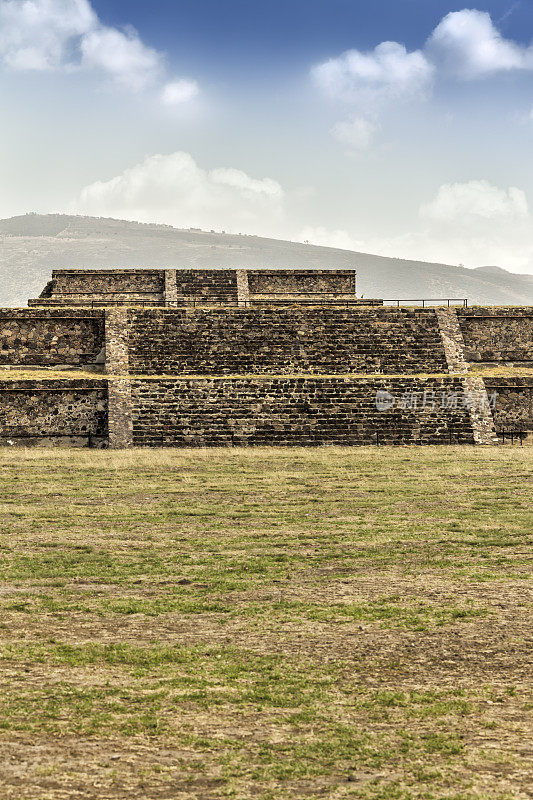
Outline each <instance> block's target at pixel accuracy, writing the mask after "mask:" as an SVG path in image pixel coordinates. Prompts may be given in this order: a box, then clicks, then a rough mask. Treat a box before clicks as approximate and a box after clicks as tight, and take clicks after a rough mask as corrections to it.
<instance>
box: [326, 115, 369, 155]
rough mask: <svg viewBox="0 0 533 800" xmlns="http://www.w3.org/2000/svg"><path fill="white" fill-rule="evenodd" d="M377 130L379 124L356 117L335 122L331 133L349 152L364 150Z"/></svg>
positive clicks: (365, 118)
mask: <svg viewBox="0 0 533 800" xmlns="http://www.w3.org/2000/svg"><path fill="white" fill-rule="evenodd" d="M379 128H380V126H379V123H378V122H377V121H376V120H374V119H369V118H367V117H356V118H355V119H351V120H347V121H345V122H337V123H336V124H335V125H334V126H333V128H332V129H331V133H332V135H333V136H334V138H335V139H337V140H338V141H339V142H341V143H342V144H344V145H346V146H347V147H348V148H349V149H350V150H366V149H367V148H368V147H369V146H370V145H371V143H372V140H373V138H374V136H375V134H376V133H377V131H378V130H379Z"/></svg>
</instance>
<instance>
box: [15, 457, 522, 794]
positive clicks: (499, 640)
mask: <svg viewBox="0 0 533 800" xmlns="http://www.w3.org/2000/svg"><path fill="white" fill-rule="evenodd" d="M532 461H533V448H531V447H523V448H520V447H500V448H487V449H483V448H467V447H463V448H454V447H438V448H437V447H435V448H433V447H427V448H380V449H377V448H353V449H343V448H323V449H316V450H310V449H284V450H281V449H277V450H276V449H250V450H238V449H231V450H223V449H221V450H197V451H192V450H189V451H183V450H182V451H179V450H177V451H171V450H169V451H161V450H149V451H140V450H133V451H124V452H115V453H113V452H109V451H88V450H77V451H76V450H11V449H9V450H5V449H4V450H1V451H0V469H1V486H2V497H1V501H0V519H1V534H2V535H1V539H0V546H1V550H0V565H1V582H0V606H1V624H0V666H1V680H0V762H1V764H2V765H3V766H1V767H0V773H1V774H0V797H1V798H2V800H14V799H15V798H16V800H37V799H38V800H45V799H46V800H63V799H64V798H68V800H72V799H73V798H91V799H92V798H94V799H95V800H96V798H98V800H111V799H113V800H115V798H116V799H117V800H118V798H146V800H156V799H158V800H167V799H168V800H170V799H171V798H172V800H180V799H181V798H198V800H215V799H216V798H226V797H230V798H239V799H241V800H248V799H250V800H252V798H253V799H254V800H255V799H257V800H267V799H268V800H274V798H275V799H280V800H281V798H283V800H285V799H286V800H292V799H293V798H315V797H316V798H328V800H337V798H364V799H365V800H381V799H382V798H383V800H408V799H409V798H420V800H433V799H437V798H439V799H440V798H447V800H452V799H453V800H471V799H472V800H474V799H476V800H477V799H478V798H494V799H495V798H501V799H502V800H503V798H526V797H528V796H530V795H529V794H528V789H529V787H530V786H531V784H532V780H533V778H532V774H531V771H529V773H528V769H529V768H530V767H531V763H529V764H528V760H527V759H528V749H529V751H530V742H531V739H530V738H529V739H528V719H529V720H530V712H531V702H530V696H529V698H528V694H527V690H528V685H527V674H528V637H529V643H531V627H530V617H528V614H530V610H531V606H530V604H528V595H527V590H528V586H530V584H528V573H529V568H528V555H527V554H528V534H530V533H531V530H532V528H533V525H532V515H531V503H530V498H531V477H532ZM530 732H531V730H530V731H529V733H530Z"/></svg>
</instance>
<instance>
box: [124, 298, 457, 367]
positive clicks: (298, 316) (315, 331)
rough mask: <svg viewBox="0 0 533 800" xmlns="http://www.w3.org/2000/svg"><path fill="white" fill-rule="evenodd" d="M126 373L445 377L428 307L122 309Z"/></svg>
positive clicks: (436, 330) (441, 350) (436, 328)
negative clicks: (124, 313) (426, 374)
mask: <svg viewBox="0 0 533 800" xmlns="http://www.w3.org/2000/svg"><path fill="white" fill-rule="evenodd" d="M128 319H129V324H130V327H131V330H130V339H129V363H130V371H131V372H132V373H133V374H178V373H181V374H194V375H201V374H204V375H209V374H228V375H231V374H239V373H240V374H248V373H267V372H268V373H275V374H276V373H277V374H279V373H283V374H287V373H313V372H315V373H321V374H335V373H343V374H344V373H354V372H371V373H376V372H383V373H414V372H417V373H418V372H447V362H446V356H445V353H444V347H443V343H442V339H441V335H440V332H439V326H438V322H437V317H436V314H435V311H434V310H432V309H424V310H423V309H416V310H413V309H394V308H376V309H372V310H370V309H367V310H364V309H361V308H357V309H355V308H354V309H346V308H340V307H318V306H315V307H311V308H299V307H298V306H288V307H276V308H271V307H268V308H246V309H238V308H217V309H195V310H194V311H193V310H190V311H189V312H187V311H185V310H184V309H129V310H128Z"/></svg>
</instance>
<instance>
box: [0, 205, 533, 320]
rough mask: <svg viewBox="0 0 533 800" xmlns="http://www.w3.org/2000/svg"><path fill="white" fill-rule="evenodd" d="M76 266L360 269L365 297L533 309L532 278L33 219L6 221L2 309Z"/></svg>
mask: <svg viewBox="0 0 533 800" xmlns="http://www.w3.org/2000/svg"><path fill="white" fill-rule="evenodd" d="M69 267H70V268H84V267H86V268H92V269H95V268H98V269H100V268H101V269H106V268H107V269H111V268H117V267H250V268H259V267H265V268H269V267H270V268H271V267H294V268H298V267H300V268H305V267H322V268H327V267H331V268H355V269H357V273H358V278H357V290H358V294H360V295H361V294H362V295H364V296H365V297H382V298H384V299H390V300H393V299H405V300H412V299H418V298H446V297H450V298H452V297H454V298H463V297H466V298H468V300H469V302H470V303H480V304H497V305H516V304H518V305H531V304H533V276H531V275H515V274H513V273H511V272H507V271H506V270H503V269H501V268H499V267H493V266H488V267H479V268H478V269H465V268H464V267H452V266H449V265H446V264H429V263H425V262H423V261H406V260H404V259H399V258H386V257H384V256H374V255H370V254H368V253H355V252H352V251H350V250H337V249H335V248H332V247H317V246H315V245H310V244H300V243H298V242H285V241H280V240H278V239H264V238H261V237H259V236H246V235H233V234H225V233H216V232H214V231H211V232H206V231H201V230H196V229H189V230H182V229H179V228H173V227H171V226H170V225H150V224H143V223H139V222H126V221H124V220H116V219H106V218H100V217H79V216H68V215H65V214H46V215H40V214H26V215H24V216H20V217H12V218H11V219H4V220H0V306H24V305H26V302H27V300H28V298H29V297H37V296H38V295H39V293H40V292H41V290H42V289H43V287H44V285H45V284H46V282H47V281H48V280H49V278H50V273H51V271H52V269H54V268H56V269H60V268H63V269H65V268H69Z"/></svg>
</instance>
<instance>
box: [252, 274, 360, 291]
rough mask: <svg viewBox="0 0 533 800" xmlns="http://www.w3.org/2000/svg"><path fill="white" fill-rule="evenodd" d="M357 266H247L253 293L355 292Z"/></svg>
mask: <svg viewBox="0 0 533 800" xmlns="http://www.w3.org/2000/svg"><path fill="white" fill-rule="evenodd" d="M355 278H356V275H355V270H347V269H344V270H342V269H322V270H317V269H308V270H304V269H262V270H248V286H249V291H250V295H251V296H252V297H253V295H254V294H267V295H276V294H281V295H283V294H298V293H299V294H315V293H328V294H329V293H331V294H355Z"/></svg>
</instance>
